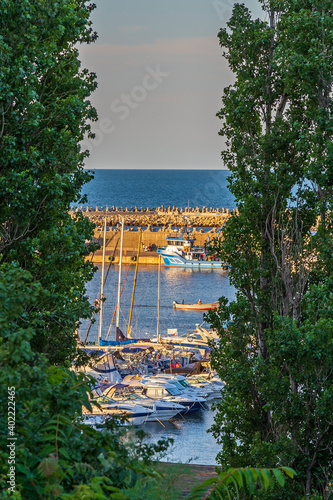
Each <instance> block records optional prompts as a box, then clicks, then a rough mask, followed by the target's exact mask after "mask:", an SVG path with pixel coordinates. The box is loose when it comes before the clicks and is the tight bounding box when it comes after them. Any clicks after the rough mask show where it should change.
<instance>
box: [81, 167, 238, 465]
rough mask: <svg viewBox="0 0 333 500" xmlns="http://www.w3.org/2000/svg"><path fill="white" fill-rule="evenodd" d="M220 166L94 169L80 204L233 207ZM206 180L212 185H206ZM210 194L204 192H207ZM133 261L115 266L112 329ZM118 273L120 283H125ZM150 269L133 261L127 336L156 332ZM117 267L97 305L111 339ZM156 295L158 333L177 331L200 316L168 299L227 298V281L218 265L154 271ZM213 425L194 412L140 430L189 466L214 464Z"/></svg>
mask: <svg viewBox="0 0 333 500" xmlns="http://www.w3.org/2000/svg"><path fill="white" fill-rule="evenodd" d="M227 175H228V172H227V171H223V170H222V171H197V170H195V171H189V170H186V171H185V170H182V171H179V170H178V171H177V170H168V171H166V170H162V171H157V170H153V171H149V170H126V171H123V170H96V172H95V178H94V180H93V181H92V182H91V183H90V184H89V185H87V186H86V188H85V191H86V194H87V195H88V203H87V204H88V206H99V207H106V206H110V207H111V206H118V207H121V206H123V207H126V206H127V207H131V206H135V205H136V206H138V207H141V206H142V207H157V206H161V205H164V206H166V207H167V206H169V205H170V206H172V205H175V206H177V207H182V206H183V207H185V206H187V205H188V204H189V206H194V207H195V206H197V205H198V206H199V207H202V206H207V207H211V206H212V207H214V208H229V209H233V208H234V207H235V205H234V201H233V198H232V195H231V194H230V193H229V191H228V189H227V180H226V178H227ZM213 184H214V186H215V187H214V189H213V187H212V186H213ZM209 191H210V192H211V196H210V193H209ZM134 268H135V266H133V265H132V266H126V265H124V266H123V270H122V283H124V281H125V284H124V288H123V293H122V296H121V300H120V328H121V330H122V331H123V332H124V333H126V332H127V325H128V318H129V311H130V303H131V296H132V288H133V281H134ZM125 278H126V280H125ZM157 279H158V269H157V266H140V267H139V272H138V279H137V286H136V292H135V301H134V308H133V316H132V333H133V336H135V337H140V338H151V337H156V330H157ZM100 283H101V266H98V271H97V273H96V274H95V276H94V278H93V280H92V281H91V282H90V283H88V285H87V293H88V295H89V297H90V299H91V301H92V302H93V301H94V300H95V299H96V298H97V297H98V295H99V291H100ZM117 283H118V266H111V269H110V272H109V276H108V279H107V281H106V283H105V285H104V295H105V297H106V301H105V303H104V306H103V335H102V336H103V338H106V337H107V335H108V334H109V337H108V338H109V339H114V338H115V320H114V322H113V324H112V327H111V328H110V324H111V321H112V316H113V314H114V311H115V306H116V301H117ZM160 290H161V298H160V333H161V335H162V336H163V335H166V334H167V330H168V329H177V330H178V332H179V333H184V332H192V331H194V329H195V325H196V324H197V323H199V324H202V323H203V321H204V319H203V314H202V312H197V311H183V310H175V309H173V305H172V302H173V301H174V300H176V301H178V302H181V301H182V300H184V301H185V302H188V303H195V302H198V300H199V299H200V300H202V302H203V303H208V302H214V301H215V300H217V299H218V298H219V297H221V296H222V295H223V296H226V297H227V298H228V299H229V300H232V299H233V297H234V290H233V289H232V287H231V286H230V284H229V278H228V273H227V272H226V271H223V270H217V269H215V270H210V269H209V270H198V269H197V270H192V269H177V268H162V271H161V288H160ZM88 326H89V322H87V321H84V322H83V324H82V326H81V328H80V337H81V339H82V340H84V337H85V335H86V332H87V329H88ZM97 329H98V324H97V322H96V323H95V324H93V325H92V327H91V329H90V332H89V336H88V342H96V341H97ZM212 424H213V411H211V410H208V409H207V410H200V411H199V412H194V413H193V415H191V414H190V415H189V416H186V417H179V418H176V419H173V420H172V422H163V425H162V424H160V423H158V422H156V423H147V424H146V425H145V428H144V429H145V432H146V433H147V434H148V435H149V441H150V442H157V441H158V439H161V438H162V437H171V438H173V439H174V444H173V446H172V447H171V448H170V450H169V452H168V454H167V456H166V457H165V460H167V461H171V462H182V463H186V462H188V461H191V463H196V464H207V465H212V464H215V463H216V462H215V457H216V455H217V453H218V452H219V450H220V448H219V446H218V445H217V443H216V442H215V439H214V438H213V436H212V435H211V433H208V434H207V430H208V429H209V427H210V426H211V425H212Z"/></svg>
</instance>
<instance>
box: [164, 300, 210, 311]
mask: <svg viewBox="0 0 333 500" xmlns="http://www.w3.org/2000/svg"><path fill="white" fill-rule="evenodd" d="M172 304H173V307H174V309H183V310H185V311H186V310H188V311H209V310H210V309H216V308H217V307H218V303H217V302H213V303H209V304H202V303H200V301H199V302H198V303H197V304H185V303H181V302H177V301H176V300H174V301H173V303H172Z"/></svg>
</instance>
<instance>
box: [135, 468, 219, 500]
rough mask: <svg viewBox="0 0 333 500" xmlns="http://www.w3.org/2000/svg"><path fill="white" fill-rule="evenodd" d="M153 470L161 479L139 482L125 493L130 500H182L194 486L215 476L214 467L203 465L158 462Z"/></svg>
mask: <svg viewBox="0 0 333 500" xmlns="http://www.w3.org/2000/svg"><path fill="white" fill-rule="evenodd" d="M155 468H156V470H158V471H159V472H162V474H163V477H162V478H161V479H160V480H158V481H155V480H148V481H146V482H145V483H142V482H140V481H139V482H138V483H137V484H136V486H135V487H134V488H131V490H127V491H126V494H127V495H128V496H129V497H130V498H131V500H183V499H185V498H186V496H187V495H188V493H189V492H190V490H191V489H192V488H193V487H194V486H197V485H198V484H200V483H202V482H203V481H205V479H208V478H209V477H212V476H213V475H215V474H216V473H215V468H214V466H205V465H193V464H171V463H166V462H160V463H159V464H157V466H155Z"/></svg>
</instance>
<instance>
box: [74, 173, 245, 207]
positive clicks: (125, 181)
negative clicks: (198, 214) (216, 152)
mask: <svg viewBox="0 0 333 500" xmlns="http://www.w3.org/2000/svg"><path fill="white" fill-rule="evenodd" d="M228 175H229V171H228V170H95V171H94V179H93V180H92V181H91V182H90V183H89V184H87V185H86V186H85V187H84V189H83V194H86V195H87V197H88V201H87V203H86V205H88V206H91V207H96V206H98V207H107V206H108V207H112V206H115V207H117V206H118V207H129V208H130V207H134V206H137V207H144V208H145V207H149V208H156V207H160V206H161V205H164V206H165V207H168V206H173V205H175V206H176V207H178V208H180V207H187V206H190V207H196V206H199V207H200V208H202V207H208V208H210V207H213V208H229V209H233V208H235V201H234V198H233V196H232V194H231V193H230V191H229V190H228V187H227V186H228V181H227V177H228Z"/></svg>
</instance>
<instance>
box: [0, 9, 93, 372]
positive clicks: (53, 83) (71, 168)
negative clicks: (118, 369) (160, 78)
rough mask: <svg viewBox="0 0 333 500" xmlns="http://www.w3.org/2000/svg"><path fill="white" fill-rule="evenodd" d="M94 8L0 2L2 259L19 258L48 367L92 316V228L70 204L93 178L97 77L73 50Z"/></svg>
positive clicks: (84, 38)
mask: <svg viewBox="0 0 333 500" xmlns="http://www.w3.org/2000/svg"><path fill="white" fill-rule="evenodd" d="M93 8H94V5H93V4H88V3H87V2H86V1H85V0H75V1H72V0H60V1H57V0H51V1H45V0H22V1H20V2H12V1H10V0H1V1H0V9H1V16H0V30H1V37H0V54H1V58H0V263H1V262H2V263H10V262H14V261H16V262H18V263H19V264H20V266H21V267H22V269H24V270H28V271H29V272H30V273H31V275H32V276H33V280H34V282H36V283H37V282H38V283H40V284H41V285H42V288H43V291H44V293H43V295H42V296H41V297H40V301H39V303H38V304H35V306H34V308H33V309H32V310H29V311H28V314H29V315H31V318H32V319H33V320H34V321H35V320H37V323H36V334H35V335H34V337H33V339H32V340H31V344H32V346H33V348H34V349H35V350H36V351H38V352H43V353H45V354H46V355H47V356H48V358H49V360H50V361H51V362H52V363H64V362H65V360H70V359H71V358H72V357H73V356H74V353H75V346H76V336H75V333H74V332H75V330H76V328H77V325H78V321H79V319H80V318H84V317H87V316H89V315H90V313H91V308H90V306H89V304H88V301H87V298H86V295H85V282H86V281H87V280H89V279H90V278H91V276H92V273H93V268H92V266H91V264H89V263H85V261H84V258H85V256H86V255H88V253H89V252H90V250H91V248H92V247H91V245H90V246H89V245H87V246H86V245H85V240H89V239H91V234H92V229H91V225H90V224H89V222H88V221H87V220H86V219H84V218H83V217H82V216H80V215H78V216H76V217H74V218H71V217H70V215H69V213H68V211H69V207H70V204H71V203H79V202H80V201H82V200H81V195H80V191H81V188H82V186H83V185H84V183H86V182H87V181H88V180H89V179H90V175H89V174H88V173H86V172H85V171H84V169H83V165H84V158H85V156H86V155H87V152H84V151H81V149H80V140H82V139H83V136H84V134H85V133H88V134H89V131H90V125H89V120H94V119H95V118H96V112H95V110H94V108H93V107H92V106H91V104H90V101H89V96H90V94H91V92H92V91H93V90H94V89H95V87H96V81H95V75H94V74H92V73H89V72H88V70H86V69H83V68H81V65H80V60H79V55H78V46H79V44H81V43H91V42H93V41H94V40H95V38H96V34H95V33H94V32H93V30H92V28H91V21H90V13H91V11H92V9H93Z"/></svg>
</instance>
